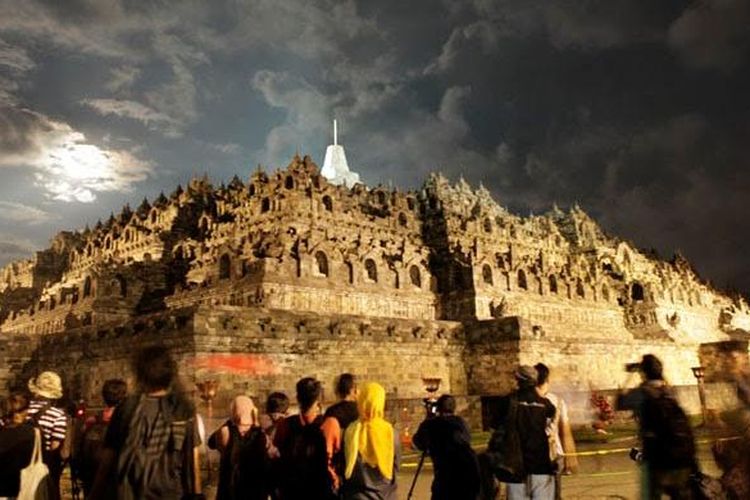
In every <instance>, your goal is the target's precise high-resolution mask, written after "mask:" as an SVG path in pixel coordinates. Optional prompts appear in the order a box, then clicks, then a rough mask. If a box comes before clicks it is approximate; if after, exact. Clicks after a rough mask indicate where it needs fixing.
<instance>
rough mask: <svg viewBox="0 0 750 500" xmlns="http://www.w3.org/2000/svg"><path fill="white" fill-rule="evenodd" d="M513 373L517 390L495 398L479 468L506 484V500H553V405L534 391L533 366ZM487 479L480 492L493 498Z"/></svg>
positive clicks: (535, 381) (534, 377) (534, 369)
mask: <svg viewBox="0 0 750 500" xmlns="http://www.w3.org/2000/svg"><path fill="white" fill-rule="evenodd" d="M514 376H515V379H516V382H517V384H518V389H517V390H515V391H514V392H512V393H511V394H509V395H508V396H506V397H504V398H501V399H500V400H499V404H498V406H499V407H498V421H497V423H496V427H495V431H494V432H493V434H492V437H491V438H490V441H489V443H488V445H487V452H486V454H485V455H484V456H483V462H484V463H485V464H486V465H485V466H484V467H483V468H487V469H489V470H490V471H491V472H492V474H494V475H495V476H496V477H497V478H498V479H499V480H500V481H502V482H505V483H506V484H507V492H508V499H509V500H521V499H534V500H553V499H554V497H555V465H554V463H553V462H552V460H551V457H550V448H549V440H548V438H547V424H548V421H549V420H551V419H553V418H554V416H555V407H554V406H553V405H552V403H551V402H550V401H549V400H548V399H546V398H544V397H542V396H540V395H539V393H538V392H537V390H536V385H537V381H538V374H537V371H536V368H534V367H533V366H526V365H523V366H520V367H518V369H516V371H515V373H514ZM490 482H491V481H486V480H485V481H484V484H487V486H486V487H485V488H484V489H485V491H483V492H482V494H483V495H484V497H487V498H493V497H494V491H492V486H491V485H490V484H488V483H490Z"/></svg>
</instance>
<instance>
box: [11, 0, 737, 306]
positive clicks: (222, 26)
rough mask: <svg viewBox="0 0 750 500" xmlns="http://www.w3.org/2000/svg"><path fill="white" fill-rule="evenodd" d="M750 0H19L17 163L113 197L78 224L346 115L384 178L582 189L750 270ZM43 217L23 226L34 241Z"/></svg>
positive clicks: (77, 216)
mask: <svg viewBox="0 0 750 500" xmlns="http://www.w3.org/2000/svg"><path fill="white" fill-rule="evenodd" d="M749 11H750V8H748V4H747V2H744V1H741V0H703V1H699V2H688V1H686V0H667V1H664V2H654V1H651V0H628V1H622V2H615V3H612V2H605V1H598V0H597V1H586V2H580V1H574V0H563V1H561V2H547V1H543V0H500V1H497V0H473V1H469V2H457V1H450V0H445V1H443V2H439V3H438V2H430V1H427V0H415V1H413V2H408V3H404V2H398V1H395V0H383V1H382V2H362V1H354V0H343V1H336V0H323V1H320V2H306V1H304V0H248V1H219V2H199V1H197V0H196V1H182V2H133V1H130V0H106V1H105V0H101V1H100V0H76V1H67V2H57V1H44V2H40V1H28V2H21V3H17V2H10V0H0V40H2V41H1V42H0V104H2V106H4V107H3V108H2V109H3V111H2V112H0V127H2V128H0V152H2V153H0V165H4V166H5V167H7V168H6V170H8V171H10V169H14V168H15V169H18V168H21V167H24V168H27V169H30V171H31V173H30V176H31V177H30V179H31V183H32V185H33V186H34V187H36V189H37V196H39V197H40V199H45V198H49V197H53V198H57V199H60V200H65V199H67V200H78V201H90V200H93V198H94V197H95V196H96V197H98V198H97V201H98V203H97V205H96V206H94V207H91V209H90V210H89V209H87V210H85V211H82V210H79V209H74V208H73V207H74V206H76V205H74V204H70V205H69V206H70V208H69V209H67V211H66V210H62V211H61V219H60V221H59V226H60V227H61V228H62V227H70V226H73V227H75V226H80V221H81V220H82V219H86V220H95V219H96V218H97V217H101V216H106V215H107V214H108V212H109V210H112V209H116V207H117V205H118V204H120V203H122V202H123V201H126V200H130V201H134V200H132V199H131V198H130V197H131V196H135V194H129V193H132V191H133V190H134V189H138V190H139V191H141V192H143V194H149V195H151V196H153V195H155V194H156V193H158V191H159V190H167V191H168V190H170V189H171V188H173V186H174V184H176V183H177V182H185V180H186V179H187V178H189V177H190V176H191V175H193V174H196V173H202V172H204V171H207V172H209V173H210V174H212V175H213V176H214V177H218V178H223V179H226V178H228V177H230V176H231V175H233V174H234V173H239V174H242V175H247V174H248V173H249V171H250V170H251V169H252V167H253V166H254V165H255V163H257V162H262V163H264V164H266V165H269V166H271V167H276V166H280V165H285V164H286V163H287V162H288V159H289V157H290V156H291V155H292V154H293V153H294V152H295V150H300V151H301V152H309V153H312V154H313V155H314V156H316V157H317V158H318V159H321V158H320V157H321V156H322V153H323V151H324V147H325V145H326V143H327V142H328V141H329V137H330V120H331V119H332V118H333V117H334V116H335V117H337V118H338V119H339V125H340V132H341V134H340V138H341V140H342V142H343V144H344V145H345V146H346V147H347V154H348V158H349V162H350V164H351V165H352V166H353V167H354V168H355V169H357V170H358V171H359V172H360V174H361V175H362V178H363V179H364V180H365V181H366V182H368V183H370V184H376V183H378V182H386V183H387V182H392V183H394V184H396V185H400V186H404V187H417V186H418V185H419V184H420V183H421V182H422V180H423V179H424V177H425V176H426V175H427V173H428V172H430V171H435V170H440V171H443V172H444V173H446V174H447V175H449V176H450V177H452V178H454V179H456V178H458V177H459V176H464V177H465V178H466V179H467V180H469V181H470V182H472V183H473V184H475V185H477V184H479V183H480V182H482V183H483V184H484V185H485V186H487V187H488V188H490V189H491V190H492V191H493V193H494V194H495V196H496V198H497V199H498V200H500V201H501V202H502V203H504V204H507V205H509V206H510V207H511V208H512V209H514V210H516V211H519V212H523V213H526V212H528V211H534V212H540V211H544V210H546V209H548V208H549V207H550V206H551V205H552V203H554V202H558V203H559V204H561V205H569V204H573V203H575V202H579V203H580V204H581V205H582V206H583V207H584V208H585V209H587V210H589V211H591V212H592V213H593V214H594V215H595V216H596V217H597V218H598V219H599V220H600V221H601V222H602V224H603V225H604V226H605V228H606V229H608V230H610V231H612V232H616V233H617V234H619V235H621V236H623V237H625V238H628V239H632V240H634V242H635V243H636V244H637V245H639V246H643V247H656V248H658V249H659V250H660V251H662V252H663V253H665V254H669V253H671V252H672V251H674V250H678V249H679V250H682V251H683V252H684V253H685V254H686V255H687V256H688V257H689V258H691V259H692V260H693V261H694V263H695V264H696V266H697V267H698V268H699V269H700V270H702V271H703V272H704V273H705V274H706V276H707V277H709V278H711V279H713V280H715V281H716V282H717V283H719V284H720V285H731V286H739V287H742V288H743V289H745V290H747V291H750V265H746V264H744V262H743V259H742V255H743V254H744V253H746V252H747V251H748V250H750V249H749V248H747V245H748V244H747V243H745V241H746V239H743V238H742V235H744V234H746V233H747V232H748V230H750V223H748V222H747V221H745V220H744V219H742V218H741V217H739V216H738V214H739V213H741V212H742V210H743V208H742V204H743V200H744V198H745V196H746V194H747V192H748V191H747V190H748V187H750V186H748V183H750V179H749V177H750V174H748V172H749V171H750V168H748V167H750V165H748V162H747V160H746V153H745V145H746V144H747V143H748V141H750V94H748V93H747V91H746V89H747V88H748V87H750V67H749V65H748V62H747V59H748V58H747V51H748V45H749V40H750V38H749V37H748V26H750V18H749V16H750V14H749ZM61 147H62V148H63V150H65V151H72V152H73V153H75V154H72V155H71V157H72V158H73V159H74V160H75V162H74V163H75V164H77V165H80V164H83V165H87V169H86V170H87V171H88V170H91V172H90V174H91V175H88V176H87V177H86V181H85V182H73V179H74V177H72V174H73V173H75V172H79V171H76V170H75V169H73V170H68V171H67V173H66V171H65V170H64V169H62V170H61V168H60V166H61V165H62V164H63V163H65V162H62V161H61V160H60V158H59V157H58V158H57V160H54V158H53V157H54V156H55V154H56V152H58V150H59V148H61ZM91 148H96V149H91ZM100 153H101V155H100ZM51 158H53V159H51ZM102 158H107V159H108V161H110V163H109V167H108V168H106V169H104V170H101V171H100V170H97V167H98V166H99V165H100V160H101V159H102ZM87 159H88V160H91V161H89V162H88V163H87V161H88V160H87ZM92 159H93V160H92ZM113 161H114V163H112V162H113ZM68 163H70V162H68ZM40 175H41V177H40ZM66 176H67V177H66ZM45 180H46V181H48V182H45ZM146 180H148V182H145V181H146ZM66 183H67V184H66ZM60 185H61V186H63V188H62V190H61V189H60V188H59V187H56V186H60ZM74 185H75V186H78V185H81V186H83V188H84V190H83V191H81V192H77V193H76V194H71V193H72V192H74V190H73V189H72V187H73V186H74ZM66 186H67V187H66ZM97 186H98V188H99V189H98V190H97ZM56 189H57V190H56ZM141 192H139V193H138V195H139V196H140V194H142V193H141ZM0 193H1V191H0ZM0 202H7V203H20V202H19V201H18V200H17V199H13V200H10V199H9V200H0ZM24 205H28V206H29V207H31V208H33V207H37V206H38V205H37V204H35V203H31V202H29V203H24ZM38 209H39V210H42V211H43V212H48V210H46V209H45V208H44V207H41V206H38ZM66 224H67V226H66ZM42 226H44V228H45V230H46V229H47V227H48V226H45V225H44V224H41V223H40V224H38V225H37V228H36V229H35V230H34V231H36V232H34V231H32V230H28V231H29V232H28V234H26V233H24V234H23V236H24V237H26V238H28V239H29V241H39V240H40V238H41V237H40V234H41V233H40V231H41V230H42ZM19 234H20V233H19ZM47 236H48V235H47Z"/></svg>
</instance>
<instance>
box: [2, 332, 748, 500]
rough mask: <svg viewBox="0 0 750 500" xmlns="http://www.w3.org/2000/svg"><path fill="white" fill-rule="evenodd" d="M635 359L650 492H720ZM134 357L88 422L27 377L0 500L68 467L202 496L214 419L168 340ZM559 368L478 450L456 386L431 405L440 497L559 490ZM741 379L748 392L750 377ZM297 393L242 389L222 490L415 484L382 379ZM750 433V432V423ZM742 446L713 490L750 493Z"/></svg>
mask: <svg viewBox="0 0 750 500" xmlns="http://www.w3.org/2000/svg"><path fill="white" fill-rule="evenodd" d="M636 368H637V370H635V371H637V372H639V373H640V374H641V376H642V382H641V383H640V385H638V386H637V387H636V388H634V389H632V390H630V391H627V392H621V393H620V394H619V396H618V397H617V400H616V405H617V407H618V409H620V410H632V411H633V412H634V413H635V416H636V418H637V420H638V422H639V425H640V437H641V442H642V451H641V452H639V453H638V457H637V458H638V459H639V460H640V461H641V463H642V466H643V467H642V470H643V474H642V477H643V478H644V484H643V487H642V497H643V498H645V499H652V498H661V497H662V495H667V496H669V497H670V498H674V499H683V498H684V499H691V498H711V494H710V493H709V490H710V488H708V487H707V484H709V483H710V482H709V481H707V480H706V479H707V478H706V477H705V476H702V475H700V471H699V469H698V465H697V460H696V453H695V443H694V438H693V435H692V430H691V428H690V425H689V422H688V419H687V417H686V415H685V413H684V411H682V409H681V408H680V406H679V404H678V403H677V400H676V398H675V397H674V394H673V393H672V391H671V389H670V387H669V386H668V385H667V383H666V382H665V381H664V377H663V369H662V365H661V362H660V361H659V359H658V358H656V357H655V356H653V355H646V356H644V357H643V359H642V361H641V362H640V363H638V364H637V367H636ZM133 369H134V375H135V379H136V382H137V388H135V390H134V391H133V392H132V394H128V387H127V385H126V383H125V382H124V381H122V380H119V379H112V380H107V381H106V382H105V383H104V384H103V387H102V398H103V401H104V405H105V407H104V409H103V410H102V411H101V412H99V413H98V414H96V415H94V416H90V417H88V418H85V416H83V417H84V418H80V419H78V420H76V419H71V418H69V417H68V416H67V414H66V411H64V410H63V409H61V408H59V407H58V406H56V401H58V400H59V399H60V398H61V396H62V393H63V391H62V383H61V380H60V377H59V376H58V375H57V374H56V373H54V372H51V371H46V372H42V373H40V374H39V375H38V376H37V377H34V378H32V379H31V380H30V381H29V384H28V389H29V391H28V393H29V394H30V396H27V395H25V394H22V393H13V394H11V395H10V397H9V398H7V400H6V401H5V408H4V410H5V411H4V417H3V420H2V427H1V428H0V498H3V497H9V498H14V497H16V496H18V495H19V494H21V495H23V494H26V495H28V494H29V488H34V489H37V491H40V490H41V489H43V490H44V492H45V493H46V494H47V497H46V498H53V499H54V498H60V477H61V473H62V470H63V467H64V465H65V464H66V463H70V467H71V473H72V476H73V478H74V479H75V482H76V484H80V485H81V489H82V493H83V496H84V497H85V498H87V499H88V498H92V499H114V498H117V499H127V500H130V499H156V498H159V499H175V500H177V499H191V498H192V499H199V498H204V495H203V493H202V491H203V488H202V486H203V485H202V484H201V473H200V471H201V468H200V447H201V445H202V443H203V441H204V439H203V437H202V436H203V431H202V429H203V422H202V420H201V418H200V416H199V415H198V414H197V413H196V410H195V407H194V406H193V404H192V403H191V401H190V400H189V399H188V398H187V397H186V396H185V394H186V393H185V391H181V390H179V387H178V383H177V365H176V363H175V361H174V359H173V358H172V356H171V354H170V352H169V351H168V350H167V349H166V348H164V347H159V346H156V347H149V348H145V349H143V350H141V351H140V352H139V353H138V354H137V355H136V357H135V359H134V364H133ZM741 370H744V372H743V373H744V374H745V375H747V374H748V373H750V370H748V369H747V367H744V368H742V369H741ZM549 375H550V371H549V368H548V367H547V366H546V365H544V364H542V363H539V364H537V365H536V366H526V365H522V366H519V367H518V368H517V369H516V370H515V372H514V378H515V380H516V382H517V389H516V390H514V391H513V392H511V393H510V394H508V395H507V396H504V397H502V398H500V399H498V400H497V401H496V404H495V405H494V410H495V411H494V416H493V422H492V425H491V426H492V428H493V429H494V430H493V432H492V435H491V438H490V440H489V442H488V443H487V447H486V450H485V451H483V452H482V453H480V454H477V453H476V452H475V450H474V448H473V447H472V443H471V435H470V433H469V428H468V426H467V424H466V422H465V421H464V420H463V419H462V418H461V417H459V416H458V415H456V399H455V398H454V397H453V396H451V395H448V394H445V395H443V396H441V397H440V398H438V399H437V400H434V401H433V400H426V401H425V405H426V408H427V410H428V411H427V418H425V420H424V421H423V422H422V423H421V424H420V425H419V428H418V430H417V431H416V433H415V434H414V436H413V437H412V442H411V444H412V445H413V447H414V448H415V449H417V450H421V451H422V452H423V454H424V455H425V456H426V455H429V457H430V458H431V461H432V463H433V466H434V468H433V471H434V473H433V483H432V498H433V500H449V499H450V500H478V499H482V500H484V499H494V498H496V497H497V495H498V491H499V489H500V486H501V484H502V483H504V486H503V488H504V490H505V494H506V495H507V498H508V499H509V500H517V499H543V500H553V499H558V498H562V497H563V495H562V492H561V480H560V478H561V475H563V474H567V473H574V472H575V471H576V470H577V467H578V464H577V460H576V450H575V443H574V440H573V436H572V432H571V429H570V421H569V418H568V409H567V405H566V403H565V401H564V400H563V399H562V398H561V397H559V396H558V395H555V394H553V393H551V392H550V391H549ZM738 380H740V382H741V383H739V384H738V385H739V392H740V398H741V399H742V398H743V397H744V399H743V401H744V402H745V403H746V404H748V403H750V378H747V377H745V378H744V379H743V378H742V377H739V378H738ZM743 380H745V381H748V383H744V382H742V381H743ZM295 389H296V390H295V393H296V394H295V396H296V403H297V407H298V412H297V413H294V414H289V413H290V407H291V406H292V405H291V401H290V398H289V397H287V395H286V394H284V393H283V392H274V393H271V394H270V395H269V396H268V398H267V399H266V401H265V405H264V406H263V408H262V409H259V408H258V407H257V406H256V404H255V402H254V401H253V400H252V398H250V397H248V396H246V395H238V396H236V397H235V398H234V399H233V400H232V401H231V405H230V407H229V418H228V419H227V420H226V421H225V422H224V423H223V424H221V425H220V426H219V427H218V429H216V430H214V431H213V432H212V433H210V435H209V436H208V438H207V440H206V441H207V445H208V447H210V448H211V449H214V450H217V451H218V453H219V455H220V463H219V476H218V485H217V486H218V488H217V494H216V498H217V499H218V500H234V499H248V500H255V499H257V500H268V499H272V500H289V499H321V500H329V499H330V500H333V499H355V500H360V499H361V500H369V499H388V500H392V499H395V498H396V494H397V488H398V487H401V488H403V485H398V484H397V473H398V468H399V463H400V454H401V449H400V446H401V441H400V439H399V436H398V433H397V432H396V430H395V429H394V427H393V425H392V424H391V423H390V422H388V421H387V420H386V419H385V403H386V392H385V389H384V388H383V387H382V386H381V385H380V384H378V383H374V382H367V383H358V381H357V380H356V378H355V376H354V375H352V374H350V373H343V374H341V375H340V376H339V377H338V379H337V383H336V394H337V397H338V401H337V402H336V403H335V404H333V405H331V406H330V407H328V408H327V410H326V411H323V407H322V394H323V390H322V384H321V382H320V381H318V380H316V379H315V378H312V377H305V378H302V379H300V380H299V381H298V382H297V384H296V388H295ZM743 391H744V392H743ZM77 421H78V422H79V425H76V422H77ZM746 421H750V420H747V419H746ZM745 428H747V426H746V427H745ZM745 432H746V431H745ZM740 438H741V439H743V440H745V441H747V440H748V437H745V436H743V435H742V434H741V431H740ZM37 445H39V446H41V450H42V461H43V463H44V464H45V466H46V469H45V470H46V474H45V477H43V478H41V479H39V478H38V477H37V478H36V479H35V480H34V481H32V482H33V484H31V485H30V484H29V477H31V475H28V474H27V475H26V476H22V474H21V471H22V470H25V469H27V466H29V464H30V463H33V460H32V457H33V455H34V449H35V447H36V446H37ZM737 449H744V450H747V449H748V448H747V447H745V448H741V447H740V448H738V447H727V446H719V445H717V446H715V449H714V452H715V454H716V457H717V461H718V462H719V463H720V465H722V467H723V468H724V470H725V475H724V477H723V478H722V481H721V482H720V483H718V485H714V486H716V489H715V491H716V492H717V493H716V498H750V489H748V487H747V485H748V477H750V475H749V474H748V473H750V459H748V458H747V454H743V453H739V454H738V453H737V452H736V450H737ZM696 478H699V480H696ZM32 493H33V492H32ZM74 493H76V496H77V494H78V492H77V491H74ZM701 495H702V496H701ZM719 495H723V496H719ZM31 498H34V496H31Z"/></svg>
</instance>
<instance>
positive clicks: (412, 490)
mask: <svg viewBox="0 0 750 500" xmlns="http://www.w3.org/2000/svg"><path fill="white" fill-rule="evenodd" d="M426 456H427V450H425V451H423V452H422V456H421V457H419V464H418V465H417V471H416V472H415V473H414V479H412V480H411V488H409V494H408V495H406V500H411V496H412V494H413V493H414V487H415V486H416V485H417V478H418V477H419V473H420V472H422V466H423V465H424V457H426Z"/></svg>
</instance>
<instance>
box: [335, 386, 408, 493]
mask: <svg viewBox="0 0 750 500" xmlns="http://www.w3.org/2000/svg"><path fill="white" fill-rule="evenodd" d="M357 411H358V413H359V417H358V418H357V420H355V421H354V422H352V423H351V424H349V426H348V427H347V428H346V431H345V432H344V442H343V446H344V484H343V485H342V486H341V491H340V494H341V497H342V498H344V499H345V500H369V499H374V498H377V499H380V500H395V499H396V493H397V490H396V487H397V484H396V473H397V472H398V463H399V455H400V448H399V441H398V433H397V432H396V431H395V430H394V429H393V426H392V425H391V424H390V423H389V422H387V421H386V420H385V419H384V418H383V414H384V412H385V389H384V388H383V386H382V385H380V384H377V383H374V382H371V383H367V384H364V386H362V387H361V389H360V391H359V395H358V397H357Z"/></svg>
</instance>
